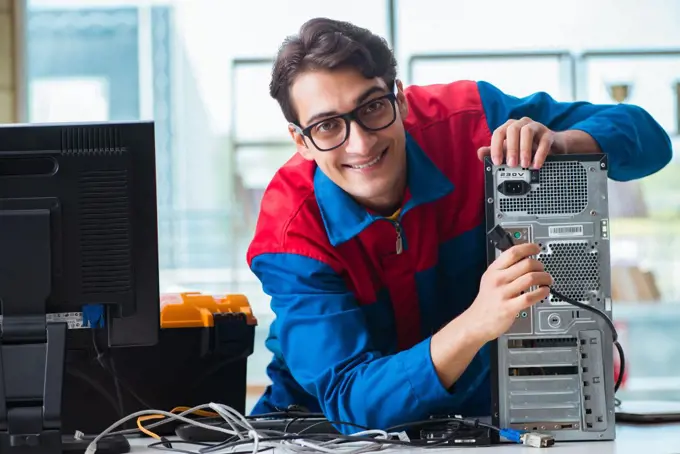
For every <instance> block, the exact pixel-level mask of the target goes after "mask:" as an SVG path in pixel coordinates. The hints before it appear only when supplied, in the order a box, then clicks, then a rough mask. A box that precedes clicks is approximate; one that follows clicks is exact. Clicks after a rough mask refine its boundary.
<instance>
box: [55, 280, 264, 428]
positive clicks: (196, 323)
mask: <svg viewBox="0 0 680 454" xmlns="http://www.w3.org/2000/svg"><path fill="white" fill-rule="evenodd" d="M159 321H160V330H159V338H158V343H157V344H156V345H154V346H151V347H129V348H114V349H110V350H106V349H105V348H104V347H105V346H106V339H105V338H102V339H99V340H98V342H97V343H98V345H99V347H95V346H94V345H93V347H92V348H91V349H88V350H84V351H82V352H80V355H77V356H76V357H73V355H72V357H71V358H69V359H68V362H69V363H70V364H69V366H68V367H67V371H70V372H69V373H67V375H66V376H65V377H64V396H63V398H64V402H65V403H66V402H68V403H69V404H68V405H65V406H64V410H63V417H62V418H63V419H62V424H63V425H64V428H63V429H64V430H66V431H67V432H69V431H75V430H80V431H83V432H85V433H100V432H102V431H103V430H105V429H106V428H107V427H108V426H110V425H111V424H113V423H114V422H116V421H117V420H119V419H121V418H122V416H120V415H121V413H124V414H123V416H127V415H129V414H130V413H133V412H136V411H139V410H146V409H148V407H152V408H153V409H160V410H166V411H170V410H172V409H173V408H175V407H180V406H188V407H193V406H196V405H200V404H206V403H209V402H219V403H223V404H226V405H229V406H231V407H232V408H234V409H236V410H237V411H239V412H240V413H245V411H246V409H245V401H246V372H247V360H248V357H249V356H250V355H251V354H252V353H253V346H254V341H255V328H256V326H257V319H256V318H255V316H254V315H253V312H252V308H251V307H250V303H249V301H248V299H247V298H246V296H245V295H241V294H225V295H209V294H203V293H199V292H187V293H174V294H163V295H161V305H160V313H159ZM70 331H74V330H70ZM78 331H82V333H73V334H75V335H79V336H92V331H93V330H78ZM87 344H88V343H87V342H83V340H79V341H78V342H77V345H87ZM119 396H120V398H119ZM92 408H97V411H96V412H93V411H90V409H92ZM127 427H136V426H135V420H132V421H131V422H130V424H129V425H128V426H127ZM161 428H164V429H163V430H160V429H161ZM174 428H175V424H167V425H164V426H161V427H159V430H160V432H158V433H159V434H165V433H168V434H169V433H172V432H173V431H174Z"/></svg>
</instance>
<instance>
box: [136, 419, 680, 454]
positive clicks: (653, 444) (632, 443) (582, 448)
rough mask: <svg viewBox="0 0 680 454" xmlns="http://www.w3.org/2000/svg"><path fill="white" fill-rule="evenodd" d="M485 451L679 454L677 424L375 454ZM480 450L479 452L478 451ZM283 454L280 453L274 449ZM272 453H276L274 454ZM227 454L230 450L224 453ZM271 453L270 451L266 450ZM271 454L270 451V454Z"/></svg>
mask: <svg viewBox="0 0 680 454" xmlns="http://www.w3.org/2000/svg"><path fill="white" fill-rule="evenodd" d="M153 441H155V440H151V439H148V438H144V439H132V440H130V444H131V445H132V450H131V451H130V452H131V454H158V453H159V452H161V451H158V450H157V449H149V448H147V447H146V446H148V445H149V444H150V443H152V442H153ZM178 448H179V449H187V450H197V447H192V446H189V445H178ZM247 449H248V446H240V447H239V448H238V451H239V452H243V451H246V450H247ZM471 449H474V452H488V453H489V454H531V453H533V454H537V453H539V452H546V451H547V450H549V451H548V452H554V453H555V454H559V453H561V454H680V424H665V425H660V424H659V425H647V426H632V425H623V424H622V425H618V426H617V434H616V440H615V441H593V442H563V443H555V445H554V446H553V447H550V448H542V449H540V450H539V449H537V448H531V447H527V446H522V445H514V444H509V445H502V446H492V447H480V448H470V447H467V448H436V449H433V448H429V449H418V448H412V449H408V448H397V449H384V450H382V451H376V452H379V453H388V454H389V453H405V452H420V453H440V452H442V453H444V452H467V453H472V452H473V451H470V450H471ZM479 450H481V451H479ZM276 451H278V452H283V451H282V450H276ZM276 451H275V452H276ZM223 452H225V453H228V452H229V451H223ZM268 452H272V451H268ZM272 453H273V452H272Z"/></svg>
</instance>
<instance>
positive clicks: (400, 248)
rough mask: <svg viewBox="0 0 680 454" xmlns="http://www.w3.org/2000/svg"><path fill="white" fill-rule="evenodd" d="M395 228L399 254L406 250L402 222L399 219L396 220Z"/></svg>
mask: <svg viewBox="0 0 680 454" xmlns="http://www.w3.org/2000/svg"><path fill="white" fill-rule="evenodd" d="M393 224H394V228H395V230H396V231H397V255H399V254H401V253H402V252H404V241H403V239H402V237H401V224H399V222H398V221H394V222H393Z"/></svg>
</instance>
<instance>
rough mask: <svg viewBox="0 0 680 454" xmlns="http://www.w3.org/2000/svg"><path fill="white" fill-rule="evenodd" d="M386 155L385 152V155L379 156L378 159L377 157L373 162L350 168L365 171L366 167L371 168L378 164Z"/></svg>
mask: <svg viewBox="0 0 680 454" xmlns="http://www.w3.org/2000/svg"><path fill="white" fill-rule="evenodd" d="M384 155H385V153H384V152H383V153H380V154H379V155H378V157H376V158H375V159H374V160H373V161H371V162H367V163H366V164H361V165H360V166H350V167H352V168H353V169H365V168H366V167H371V166H373V165H375V164H377V163H378V161H380V160H381V159H382V157H383V156H384Z"/></svg>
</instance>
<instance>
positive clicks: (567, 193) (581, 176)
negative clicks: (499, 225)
mask: <svg viewBox="0 0 680 454" xmlns="http://www.w3.org/2000/svg"><path fill="white" fill-rule="evenodd" d="M587 205H588V174H587V173H586V169H585V167H584V166H583V165H582V164H581V163H579V162H574V161H571V162H570V161H565V162H546V163H545V164H544V165H543V167H542V168H541V169H540V171H539V186H538V188H536V189H535V190H533V191H531V192H530V193H529V194H527V195H526V196H524V197H507V198H501V199H500V210H501V211H502V212H504V213H514V212H520V213H526V214H548V215H549V214H578V213H580V212H582V211H583V210H585V208H586V206H587Z"/></svg>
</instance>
